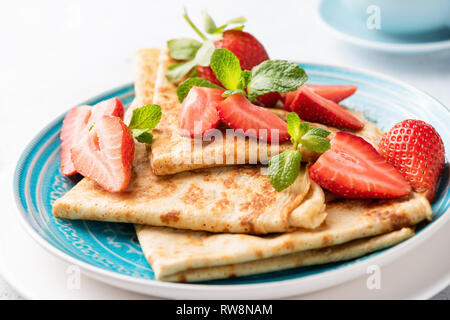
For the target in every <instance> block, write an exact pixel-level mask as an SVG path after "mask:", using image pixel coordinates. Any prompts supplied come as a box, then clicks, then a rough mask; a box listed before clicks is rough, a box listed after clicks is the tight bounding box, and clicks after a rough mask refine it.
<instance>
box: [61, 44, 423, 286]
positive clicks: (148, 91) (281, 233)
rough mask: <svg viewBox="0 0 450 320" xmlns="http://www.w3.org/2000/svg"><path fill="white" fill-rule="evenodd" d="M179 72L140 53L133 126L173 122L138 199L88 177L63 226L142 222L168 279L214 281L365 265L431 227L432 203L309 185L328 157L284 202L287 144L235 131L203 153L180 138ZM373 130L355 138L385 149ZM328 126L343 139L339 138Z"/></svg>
mask: <svg viewBox="0 0 450 320" xmlns="http://www.w3.org/2000/svg"><path fill="white" fill-rule="evenodd" d="M171 63H173V62H172V61H170V58H168V56H167V53H166V51H165V50H159V49H144V50H140V51H139V52H138V53H137V55H136V66H137V79H136V83H135V92H136V98H135V100H134V102H133V104H132V105H131V106H130V108H129V109H128V110H127V114H126V116H125V121H129V120H130V118H131V114H132V110H133V108H136V107H140V106H142V105H146V104H151V103H153V104H158V105H160V106H161V108H162V120H161V122H160V123H159V125H158V126H157V128H156V129H155V130H153V135H154V140H153V143H152V144H151V146H149V147H147V146H146V145H144V144H140V143H138V142H137V141H136V151H135V157H134V163H133V175H132V180H131V182H130V184H129V186H128V188H127V190H126V191H125V192H122V193H109V192H107V191H104V190H103V189H102V188H101V187H99V186H98V185H97V184H96V183H95V182H93V181H90V180H89V179H87V178H84V179H83V180H82V181H81V182H79V183H78V184H77V185H76V186H75V187H74V188H72V190H70V191H69V192H68V193H67V194H65V195H64V196H63V197H62V198H61V199H59V200H57V201H56V202H55V203H54V206H53V212H54V215H55V216H57V217H60V218H67V219H87V220H99V221H113V222H127V223H134V224H135V226H136V231H137V235H138V239H139V242H140V244H141V247H142V250H143V252H144V254H145V256H146V258H147V260H148V262H149V263H150V265H151V266H152V268H153V270H154V273H155V276H156V278H157V279H159V280H164V281H180V282H185V281H188V282H192V281H204V280H210V279H220V278H227V277H236V276H244V275H252V274H258V273H264V272H272V271H277V270H282V269H287V268H295V267H300V266H306V265H314V264H324V263H329V262H336V261H342V260H348V259H353V258H356V257H360V256H363V255H365V254H367V253H370V252H373V251H376V250H380V249H382V248H386V247H388V246H392V245H394V244H396V243H398V242H400V241H403V240H405V239H407V238H409V237H411V236H412V235H413V234H414V232H413V229H412V228H413V227H414V225H416V224H417V223H419V222H420V221H422V220H425V219H431V208H430V205H429V203H428V201H427V200H426V199H425V198H424V197H423V196H421V195H419V194H415V193H412V194H411V195H409V196H408V197H404V198H400V199H395V200H344V199H336V197H329V195H327V194H326V193H325V192H324V191H323V190H322V188H321V187H320V186H318V185H317V184H316V183H315V182H313V181H312V180H310V179H309V175H308V168H309V164H308V162H309V163H311V162H313V161H314V160H315V158H316V157H317V156H318V155H317V154H314V153H313V152H312V151H309V150H306V149H305V150H301V151H302V154H303V161H306V162H305V163H304V164H303V166H302V169H301V172H300V174H299V176H298V178H297V180H296V181H295V182H294V183H293V184H292V185H291V186H290V187H288V188H287V189H285V190H283V191H281V192H277V191H276V190H275V189H273V187H272V186H271V184H270V182H269V178H268V176H267V174H266V171H265V169H266V166H264V165H262V164H261V162H264V161H266V160H268V159H269V158H270V157H271V156H273V155H274V154H276V153H277V152H281V151H283V150H285V149H286V148H287V147H290V142H286V143H284V144H282V145H279V146H278V145H276V146H275V145H270V144H268V143H265V142H263V141H258V140H255V139H250V138H247V137H244V136H240V135H238V134H233V135H232V136H231V134H229V133H226V134H225V136H224V138H223V139H215V140H213V141H203V142H200V145H201V146H202V148H196V144H197V143H198V141H196V140H195V139H191V138H189V137H183V136H181V135H180V134H179V131H178V116H179V112H180V103H179V102H178V99H177V95H176V85H174V84H172V83H169V82H168V81H167V80H166V77H165V73H166V70H167V66H168V65H169V64H171ZM271 110H272V111H273V112H275V113H276V114H277V115H278V116H280V117H284V116H285V113H284V111H283V110H280V109H271ZM359 116H360V117H361V115H359ZM364 121H365V127H364V129H362V130H361V131H359V132H355V134H357V135H360V136H362V137H363V138H365V139H366V140H367V141H369V142H371V143H372V144H374V145H375V146H376V145H377V144H378V141H379V139H380V138H381V135H382V132H381V131H380V130H378V129H377V128H376V126H375V124H373V123H371V122H369V121H366V120H364ZM311 125H313V126H321V125H318V124H311ZM322 127H324V128H326V129H327V130H329V131H330V132H331V133H332V134H331V137H332V135H333V133H335V132H336V131H338V129H336V128H330V127H325V126H322ZM255 155H257V157H256V158H257V159H256V161H255ZM256 162H258V163H256Z"/></svg>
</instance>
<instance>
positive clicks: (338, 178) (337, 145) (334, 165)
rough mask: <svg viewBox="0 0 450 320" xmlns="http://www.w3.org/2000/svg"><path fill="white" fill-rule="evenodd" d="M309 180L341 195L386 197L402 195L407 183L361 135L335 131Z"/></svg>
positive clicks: (312, 169)
mask: <svg viewBox="0 0 450 320" xmlns="http://www.w3.org/2000/svg"><path fill="white" fill-rule="evenodd" d="M309 175H310V177H311V179H312V180H314V181H315V182H317V183H318V184H319V185H321V186H322V187H323V188H325V189H327V190H329V191H331V192H333V193H334V194H337V195H339V196H342V197H345V198H353V199H354V198H360V199H388V198H398V197H402V196H406V195H408V194H409V193H410V192H411V186H410V185H409V184H408V182H407V181H406V180H405V179H404V178H403V176H402V175H401V174H400V173H399V172H398V171H397V170H396V169H395V168H394V166H393V165H391V164H390V163H387V162H386V160H385V159H384V158H383V156H381V155H380V154H379V153H378V152H377V151H376V150H375V148H374V147H373V146H372V145H371V144H370V143H368V142H367V141H366V140H364V139H363V138H361V137H358V136H356V135H354V134H351V133H347V132H338V133H336V135H335V137H334V138H333V139H332V140H331V149H329V150H328V151H325V152H324V153H323V154H322V155H321V156H320V157H319V159H317V161H316V162H315V163H314V165H313V166H312V167H311V169H310V171H309Z"/></svg>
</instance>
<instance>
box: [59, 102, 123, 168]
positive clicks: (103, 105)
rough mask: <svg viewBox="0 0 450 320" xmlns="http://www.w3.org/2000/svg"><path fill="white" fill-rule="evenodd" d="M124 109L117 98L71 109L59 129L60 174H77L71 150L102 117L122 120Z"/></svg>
mask: <svg viewBox="0 0 450 320" xmlns="http://www.w3.org/2000/svg"><path fill="white" fill-rule="evenodd" d="M124 112H125V109H124V107H123V104H122V102H121V101H120V100H119V99H117V98H112V99H108V100H104V101H101V102H99V103H97V104H96V105H94V106H93V107H90V106H79V107H74V108H72V109H71V110H70V111H69V113H68V114H67V115H66V117H65V118H64V121H63V126H62V128H61V172H62V173H63V174H64V175H66V176H71V175H74V174H76V173H77V171H76V170H75V167H74V166H73V163H72V160H71V156H70V154H71V149H72V147H73V146H74V144H76V143H78V142H79V141H80V140H81V138H82V137H83V135H84V134H86V133H87V131H88V130H89V128H90V127H91V126H92V125H93V124H94V123H95V122H96V121H97V120H98V119H100V118H101V117H102V116H103V115H111V116H115V117H119V118H121V119H122V118H123V114H124Z"/></svg>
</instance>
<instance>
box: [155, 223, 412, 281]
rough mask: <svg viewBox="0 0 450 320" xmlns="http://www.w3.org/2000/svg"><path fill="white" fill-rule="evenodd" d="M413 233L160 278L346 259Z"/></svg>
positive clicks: (202, 277) (402, 231)
mask: <svg viewBox="0 0 450 320" xmlns="http://www.w3.org/2000/svg"><path fill="white" fill-rule="evenodd" d="M413 235H414V231H413V230H412V229H410V228H403V229H400V230H398V231H393V232H389V233H386V234H383V235H380V236H375V237H370V238H365V239H360V240H354V241H351V242H348V243H344V244H341V245H336V246H332V247H327V248H323V249H315V250H307V251H302V252H297V253H292V254H286V255H283V256H279V257H273V258H267V259H260V260H254V261H249V262H244V263H238V264H231V265H224V266H216V267H205V268H198V269H187V270H183V271H180V272H177V273H175V274H172V275H167V276H164V277H161V278H160V280H163V281H172V282H198V281H206V280H212V279H225V278H232V277H239V276H249V275H255V274H260V273H266V272H273V271H279V270H284V269H291V268H297V267H303V266H311V265H320V264H326V263H332V262H338V261H346V260H351V259H355V258H358V257H361V256H364V255H366V254H369V253H371V252H375V251H378V250H381V249H384V248H387V247H391V246H393V245H395V244H397V243H399V242H402V241H404V240H406V239H408V238H410V237H412V236H413Z"/></svg>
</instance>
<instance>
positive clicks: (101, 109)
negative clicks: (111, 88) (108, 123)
mask: <svg viewBox="0 0 450 320" xmlns="http://www.w3.org/2000/svg"><path fill="white" fill-rule="evenodd" d="M124 113H125V108H124V107H123V104H122V101H120V100H119V99H117V98H111V99H108V100H103V101H100V102H99V103H97V104H96V105H94V106H93V107H92V114H91V119H90V120H89V125H93V124H94V123H95V122H96V121H97V120H98V119H100V118H101V117H103V116H105V115H109V116H115V117H119V118H120V119H121V120H123V115H124Z"/></svg>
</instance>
